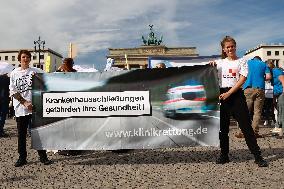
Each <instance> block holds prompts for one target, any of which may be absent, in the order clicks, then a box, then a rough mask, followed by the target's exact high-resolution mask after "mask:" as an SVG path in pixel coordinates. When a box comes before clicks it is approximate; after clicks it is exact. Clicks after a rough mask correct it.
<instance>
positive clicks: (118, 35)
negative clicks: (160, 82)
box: [0, 0, 284, 67]
mask: <svg viewBox="0 0 284 189" xmlns="http://www.w3.org/2000/svg"><path fill="white" fill-rule="evenodd" d="M0 2H1V12H0V23H1V25H2V26H5V27H2V30H1V31H0V36H1V43H0V49H17V48H33V41H34V40H37V39H38V36H39V35H40V36H41V38H42V39H43V40H45V41H46V47H48V48H51V49H53V50H55V51H58V52H59V53H61V54H62V55H63V56H66V55H67V51H68V45H69V43H70V42H73V43H75V44H77V46H78V53H79V54H78V57H77V62H78V63H79V62H80V61H81V60H84V64H85V63H86V62H88V60H87V59H88V57H89V62H90V64H94V61H96V60H98V61H100V64H104V63H105V62H106V61H103V62H102V61H101V60H103V59H104V58H105V53H106V52H107V49H108V48H124V47H129V48H130V47H137V46H140V45H142V41H141V36H142V35H144V36H147V35H148V33H149V29H148V25H149V24H154V31H155V32H156V33H157V34H158V36H160V35H163V37H164V44H165V45H166V46H169V47H174V46H175V47H177V46H196V47H197V51H198V53H199V54H200V55H212V54H219V51H220V47H219V42H220V40H221V39H222V37H223V36H224V35H232V36H233V37H235V38H236V39H237V42H238V48H239V49H240V50H247V49H249V48H252V47H254V46H256V45H257V44H260V43H269V42H271V41H273V42H277V41H278V42H283V41H280V40H283V37H282V34H283V33H284V28H283V27H281V26H280V24H279V23H282V20H281V19H282V18H283V16H284V15H283V14H284V13H283V11H281V7H283V6H282V5H283V4H284V3H282V2H278V1H277V3H276V4H275V2H276V1H275V2H274V1H273V0H272V1H269V2H266V1H261V2H259V1H257V0H247V1H246V3H243V2H230V3H227V1H224V0H202V1H199V0H191V1H187V0H179V1H172V0H155V1H145V0H112V1H105V0H96V1H93V0H84V1H79V0H60V1H58V0H48V1H45V0H28V1H18V0H9V1H5V0H0ZM90 55H91V56H90ZM96 56H100V57H96ZM101 56H103V57H101ZM94 58H95V59H94ZM102 67H104V66H102Z"/></svg>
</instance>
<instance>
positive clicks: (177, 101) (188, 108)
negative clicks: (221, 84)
mask: <svg viewBox="0 0 284 189" xmlns="http://www.w3.org/2000/svg"><path fill="white" fill-rule="evenodd" d="M166 95H167V100H166V101H165V102H163V113H164V115H165V117H170V118H174V117H176V115H177V114H204V113H207V106H206V93H205V89H204V86H203V85H184V86H177V87H173V88H170V89H168V91H167V94H166Z"/></svg>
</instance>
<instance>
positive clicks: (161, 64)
mask: <svg viewBox="0 0 284 189" xmlns="http://www.w3.org/2000/svg"><path fill="white" fill-rule="evenodd" d="M155 68H167V67H166V64H165V63H163V62H160V63H158V64H156V66H155Z"/></svg>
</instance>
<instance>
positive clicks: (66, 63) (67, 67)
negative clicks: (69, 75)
mask: <svg viewBox="0 0 284 189" xmlns="http://www.w3.org/2000/svg"><path fill="white" fill-rule="evenodd" d="M73 65H74V61H73V58H65V59H64V60H63V63H62V65H61V66H60V67H59V68H58V71H59V72H76V71H77V70H75V69H73Z"/></svg>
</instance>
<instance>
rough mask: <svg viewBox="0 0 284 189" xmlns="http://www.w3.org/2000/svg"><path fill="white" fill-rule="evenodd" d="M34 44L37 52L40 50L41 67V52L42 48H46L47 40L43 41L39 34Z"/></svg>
mask: <svg viewBox="0 0 284 189" xmlns="http://www.w3.org/2000/svg"><path fill="white" fill-rule="evenodd" d="M34 45H35V52H38V65H39V67H40V68H41V66H40V52H41V51H42V50H44V45H45V41H42V40H41V39H40V36H39V37H38V40H37V41H34Z"/></svg>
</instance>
